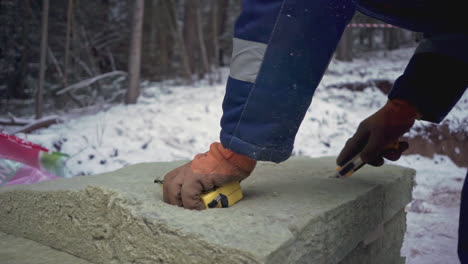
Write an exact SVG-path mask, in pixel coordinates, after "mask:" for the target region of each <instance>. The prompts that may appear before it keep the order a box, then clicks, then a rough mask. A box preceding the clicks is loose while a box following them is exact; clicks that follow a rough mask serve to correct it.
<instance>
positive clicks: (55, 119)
mask: <svg viewBox="0 0 468 264" xmlns="http://www.w3.org/2000/svg"><path fill="white" fill-rule="evenodd" d="M63 121H64V120H63V119H62V118H60V117H59V116H48V117H44V118H41V119H38V120H34V121H32V122H31V123H29V124H27V125H25V126H23V127H21V128H19V129H17V130H15V131H13V133H12V134H17V133H30V132H32V131H34V130H37V129H39V128H44V127H48V126H50V125H53V124H57V123H61V122H63Z"/></svg>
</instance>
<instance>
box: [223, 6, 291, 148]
mask: <svg viewBox="0 0 468 264" xmlns="http://www.w3.org/2000/svg"><path fill="white" fill-rule="evenodd" d="M286 1H287V0H283V1H282V3H281V8H280V10H279V12H278V18H277V19H276V22H275V25H274V26H273V29H272V30H271V34H270V38H269V40H268V43H267V48H266V50H265V55H264V56H263V60H262V64H261V65H260V69H259V71H258V74H257V77H256V78H255V82H254V83H253V85H252V87H251V88H250V92H249V95H248V96H247V99H246V100H245V104H244V107H243V109H242V113H241V115H240V117H239V121H237V124H236V128H235V129H234V132H233V133H232V138H231V140H230V141H229V146H228V148H229V147H230V146H231V144H232V140H233V137H234V136H235V135H236V134H237V131H238V129H239V125H240V123H241V122H242V118H243V117H244V113H245V109H246V108H247V105H248V104H249V101H250V97H251V95H252V93H253V91H254V89H255V87H256V83H257V79H258V77H259V76H260V73H261V72H262V68H263V64H264V63H265V58H266V57H267V54H268V51H269V49H270V43H271V40H272V39H273V35H274V34H275V31H276V28H277V25H278V23H279V20H280V18H281V13H282V12H283V9H284V4H285V3H286ZM239 139H240V138H239ZM249 144H250V143H249Z"/></svg>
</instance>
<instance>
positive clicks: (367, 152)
mask: <svg viewBox="0 0 468 264" xmlns="http://www.w3.org/2000/svg"><path fill="white" fill-rule="evenodd" d="M395 140H396V139H392V138H388V137H386V136H385V135H383V134H382V133H375V132H374V133H371V135H370V137H369V141H368V142H367V144H366V146H365V147H364V148H363V149H362V151H361V159H362V161H364V162H365V163H369V162H373V161H375V160H377V159H378V158H379V157H381V156H382V152H383V151H384V150H385V146H388V145H389V144H390V143H391V142H393V141H395ZM369 164H370V163H369Z"/></svg>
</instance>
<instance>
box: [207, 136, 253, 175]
mask: <svg viewBox="0 0 468 264" xmlns="http://www.w3.org/2000/svg"><path fill="white" fill-rule="evenodd" d="M212 149H213V151H214V150H217V151H219V153H220V154H221V155H222V156H223V157H224V158H225V159H226V160H228V161H229V162H230V163H231V164H232V165H234V166H236V167H238V168H239V169H241V170H243V171H245V172H247V173H249V174H250V173H251V172H252V171H253V170H254V169H255V166H256V164H257V161H256V160H254V159H251V158H249V157H247V156H245V155H241V154H237V153H235V152H234V151H232V150H230V149H227V148H224V147H223V145H222V144H221V143H218V142H215V143H213V144H211V146H210V151H211V150H212Z"/></svg>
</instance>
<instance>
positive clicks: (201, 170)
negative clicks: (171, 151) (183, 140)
mask: <svg viewBox="0 0 468 264" xmlns="http://www.w3.org/2000/svg"><path fill="white" fill-rule="evenodd" d="M256 164H257V162H256V161H255V160H253V159H251V158H249V157H246V156H243V155H240V154H236V153H234V152H233V151H231V150H229V149H226V148H224V147H223V146H222V145H221V143H213V144H211V146H210V150H209V151H208V152H206V153H203V154H197V155H196V156H195V158H194V159H193V160H192V161H191V162H189V163H187V164H185V165H183V166H181V167H179V168H176V169H174V170H173V171H171V172H169V173H168V174H166V176H164V184H163V197H164V201H165V202H166V203H170V204H174V205H177V206H181V207H184V208H187V209H197V210H203V209H205V205H204V204H203V202H202V201H201V200H200V195H201V194H202V193H203V192H206V191H210V190H213V189H215V188H218V187H220V186H222V185H225V184H228V183H231V182H235V181H238V182H240V181H242V180H243V179H245V178H247V177H248V176H249V175H250V173H251V172H252V171H253V170H254V168H255V165H256Z"/></svg>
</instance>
